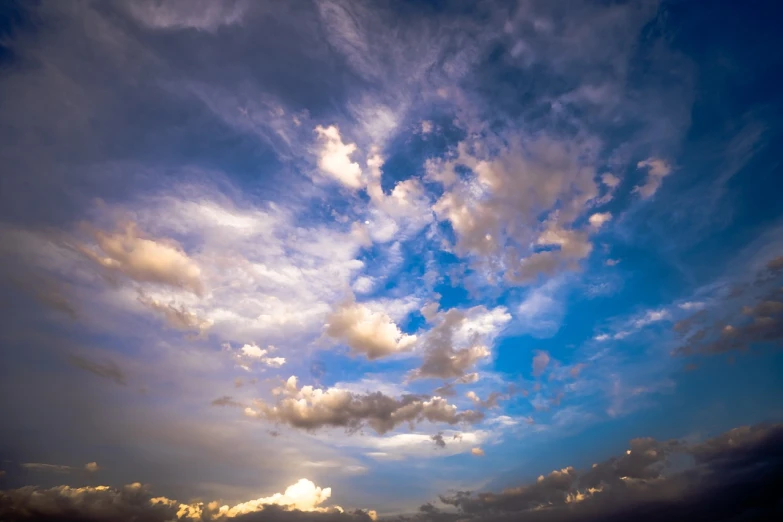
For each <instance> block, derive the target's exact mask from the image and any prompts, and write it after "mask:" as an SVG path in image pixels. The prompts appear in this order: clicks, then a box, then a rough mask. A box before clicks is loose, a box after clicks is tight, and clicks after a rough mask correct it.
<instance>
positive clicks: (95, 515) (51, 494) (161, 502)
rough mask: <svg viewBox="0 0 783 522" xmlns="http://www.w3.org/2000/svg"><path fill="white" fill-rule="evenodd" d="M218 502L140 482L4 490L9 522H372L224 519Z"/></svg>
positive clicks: (1, 499)
mask: <svg viewBox="0 0 783 522" xmlns="http://www.w3.org/2000/svg"><path fill="white" fill-rule="evenodd" d="M218 507H219V504H218V503H210V504H206V505H205V504H203V503H192V504H181V503H179V502H177V501H175V500H172V499H168V498H165V497H156V496H155V495H154V494H153V493H152V492H151V491H150V489H149V488H148V487H147V486H145V485H142V484H139V483H134V484H129V485H127V486H124V487H122V488H110V487H107V486H96V487H92V486H85V487H79V488H73V487H69V486H57V487H53V488H50V489H42V488H38V487H35V486H27V487H23V488H19V489H13V490H8V491H0V520H2V521H3V522H22V521H26V522H55V521H66V522H86V521H90V522H172V521H177V520H183V521H184V520H187V521H190V522H199V521H202V522H207V521H211V520H236V521H237V522H289V521H290V522H370V520H371V518H370V515H369V514H368V513H367V512H364V511H360V510H355V511H345V512H341V511H340V510H335V509H329V510H324V511H323V512H318V511H315V512H311V511H306V512H305V511H299V510H297V509H287V508H286V507H282V506H277V505H266V506H259V507H258V509H259V511H255V512H251V513H245V514H240V515H237V516H234V517H230V518H228V517H225V516H221V515H219V513H218Z"/></svg>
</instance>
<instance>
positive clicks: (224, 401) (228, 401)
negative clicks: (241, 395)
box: [211, 395, 244, 408]
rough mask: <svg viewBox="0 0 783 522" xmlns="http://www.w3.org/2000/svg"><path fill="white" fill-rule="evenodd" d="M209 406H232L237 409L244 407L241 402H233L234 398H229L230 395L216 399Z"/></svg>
mask: <svg viewBox="0 0 783 522" xmlns="http://www.w3.org/2000/svg"><path fill="white" fill-rule="evenodd" d="M211 404H212V406H234V407H237V408H241V407H243V406H244V404H242V403H241V402H239V401H235V400H234V398H233V397H231V396H230V395H223V396H222V397H218V398H217V399H215V400H214V401H212V403H211Z"/></svg>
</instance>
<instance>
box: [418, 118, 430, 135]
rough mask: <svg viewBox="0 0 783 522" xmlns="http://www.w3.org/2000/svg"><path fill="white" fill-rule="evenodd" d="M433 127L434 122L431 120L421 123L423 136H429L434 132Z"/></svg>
mask: <svg viewBox="0 0 783 522" xmlns="http://www.w3.org/2000/svg"><path fill="white" fill-rule="evenodd" d="M432 129H433V125H432V122H431V121H429V120H424V121H422V122H421V133H422V134H429V133H430V132H432Z"/></svg>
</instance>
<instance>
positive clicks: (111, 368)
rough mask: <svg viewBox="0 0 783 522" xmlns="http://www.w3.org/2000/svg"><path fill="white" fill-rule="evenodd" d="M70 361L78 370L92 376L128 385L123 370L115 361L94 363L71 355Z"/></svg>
mask: <svg viewBox="0 0 783 522" xmlns="http://www.w3.org/2000/svg"><path fill="white" fill-rule="evenodd" d="M68 359H69V361H70V363H71V364H73V365H74V366H76V367H77V368H81V369H82V370H86V371H88V372H90V373H92V374H95V375H97V376H98V377H103V378H104V379H109V380H111V381H114V382H115V383H117V384H120V385H122V386H125V385H126V384H127V379H126V378H125V374H124V373H123V371H122V369H121V368H120V367H119V366H117V364H116V363H115V362H113V361H110V360H108V359H106V360H104V361H93V360H90V359H86V358H84V357H81V356H79V355H71V356H70V357H69V358H68Z"/></svg>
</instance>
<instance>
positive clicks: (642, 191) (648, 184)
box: [633, 158, 672, 199]
mask: <svg viewBox="0 0 783 522" xmlns="http://www.w3.org/2000/svg"><path fill="white" fill-rule="evenodd" d="M636 167H637V168H639V169H642V168H647V180H646V181H645V182H644V184H643V185H637V186H636V187H634V189H633V191H634V192H638V193H639V195H640V196H641V197H642V198H644V199H648V198H650V197H652V196H653V194H655V193H656V192H657V191H658V189H659V188H661V184H662V183H663V178H665V177H666V176H668V175H669V174H671V172H672V168H671V166H670V165H669V164H668V163H666V162H665V161H663V160H662V159H658V158H648V159H646V160H644V161H640V162H639V163H638V164H637V165H636Z"/></svg>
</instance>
